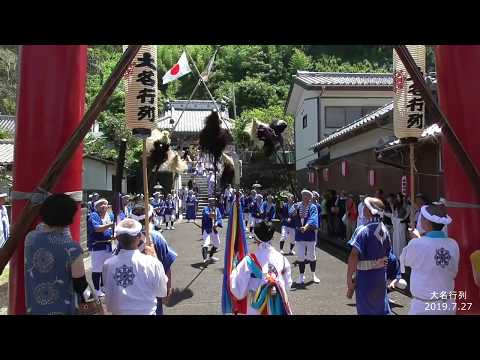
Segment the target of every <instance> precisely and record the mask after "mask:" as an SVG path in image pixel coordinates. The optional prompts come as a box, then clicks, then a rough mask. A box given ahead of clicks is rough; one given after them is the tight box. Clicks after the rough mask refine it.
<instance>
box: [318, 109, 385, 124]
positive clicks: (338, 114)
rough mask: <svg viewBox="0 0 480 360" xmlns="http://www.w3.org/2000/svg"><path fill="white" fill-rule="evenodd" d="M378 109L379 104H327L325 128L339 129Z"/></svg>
mask: <svg viewBox="0 0 480 360" xmlns="http://www.w3.org/2000/svg"><path fill="white" fill-rule="evenodd" d="M376 109H378V107H377V106H327V107H325V128H327V129H328V128H333V129H338V128H341V127H344V126H346V125H348V124H351V123H353V122H354V121H357V120H358V119H360V118H361V117H363V116H365V115H367V114H369V113H371V112H372V111H374V110H376Z"/></svg>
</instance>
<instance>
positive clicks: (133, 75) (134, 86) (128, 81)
mask: <svg viewBox="0 0 480 360" xmlns="http://www.w3.org/2000/svg"><path fill="white" fill-rule="evenodd" d="M125 49H126V46H124V47H123V51H125ZM124 80H125V118H126V122H127V127H128V128H129V129H131V130H132V132H133V133H134V134H137V135H143V136H145V135H146V136H149V135H150V132H151V130H152V129H153V128H154V127H155V126H156V121H157V119H158V114H157V111H158V110H157V109H158V106H157V104H158V100H157V96H158V76H157V46H156V45H142V47H141V48H140V50H139V51H138V54H137V56H136V57H135V60H134V61H133V62H132V64H131V66H130V67H129V68H128V70H127V72H126V74H125V76H124Z"/></svg>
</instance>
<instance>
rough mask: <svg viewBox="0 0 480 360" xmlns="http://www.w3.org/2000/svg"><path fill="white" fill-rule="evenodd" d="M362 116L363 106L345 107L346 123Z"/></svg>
mask: <svg viewBox="0 0 480 360" xmlns="http://www.w3.org/2000/svg"><path fill="white" fill-rule="evenodd" d="M361 117H362V108H361V107H347V108H345V125H348V124H351V123H353V122H354V121H355V120H358V119H360V118H361Z"/></svg>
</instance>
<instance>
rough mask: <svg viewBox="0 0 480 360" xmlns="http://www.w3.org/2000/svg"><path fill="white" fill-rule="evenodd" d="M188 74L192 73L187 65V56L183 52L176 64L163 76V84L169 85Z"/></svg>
mask: <svg viewBox="0 0 480 360" xmlns="http://www.w3.org/2000/svg"><path fill="white" fill-rule="evenodd" d="M189 72H192V70H191V69H190V66H189V65H188V60H187V54H186V53H185V51H184V52H183V53H182V56H180V59H179V60H178V62H177V63H176V64H175V65H173V66H172V68H171V69H170V70H168V71H167V73H166V74H165V75H163V84H166V83H169V82H170V81H173V80H177V79H178V78H180V77H182V76H183V75H187V74H188V73H189Z"/></svg>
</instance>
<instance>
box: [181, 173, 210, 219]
mask: <svg viewBox="0 0 480 360" xmlns="http://www.w3.org/2000/svg"><path fill="white" fill-rule="evenodd" d="M190 179H192V181H193V180H195V182H196V184H197V186H198V191H199V193H198V194H197V201H198V207H197V219H201V218H202V212H203V208H204V207H205V206H207V205H208V183H207V177H206V176H193V174H182V187H185V186H187V184H188V182H189V181H190ZM185 216H186V213H185V211H184V212H183V217H184V218H185Z"/></svg>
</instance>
